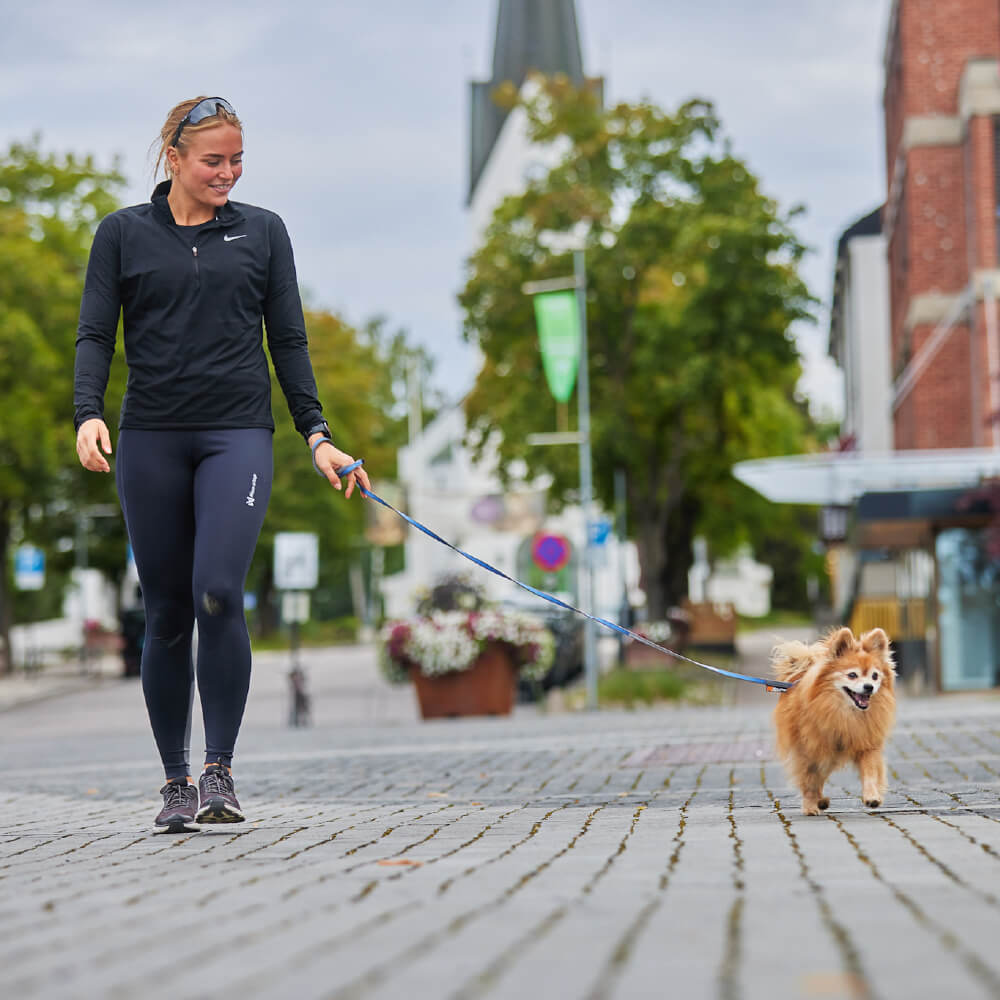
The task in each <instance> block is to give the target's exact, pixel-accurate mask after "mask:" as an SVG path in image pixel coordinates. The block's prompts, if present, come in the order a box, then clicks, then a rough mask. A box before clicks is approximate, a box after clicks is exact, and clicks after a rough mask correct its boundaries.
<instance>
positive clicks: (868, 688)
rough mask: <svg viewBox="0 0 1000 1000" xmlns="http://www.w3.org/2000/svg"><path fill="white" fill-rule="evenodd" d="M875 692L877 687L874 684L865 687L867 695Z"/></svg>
mask: <svg viewBox="0 0 1000 1000" xmlns="http://www.w3.org/2000/svg"><path fill="white" fill-rule="evenodd" d="M874 690H875V685H874V684H866V685H865V694H871V693H872V691H874Z"/></svg>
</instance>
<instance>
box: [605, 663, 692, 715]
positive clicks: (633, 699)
mask: <svg viewBox="0 0 1000 1000" xmlns="http://www.w3.org/2000/svg"><path fill="white" fill-rule="evenodd" d="M689 686H690V683H689V682H688V681H687V680H685V679H684V678H683V677H681V676H679V675H678V674H676V673H674V672H673V671H670V670H626V669H623V668H621V667H616V668H615V669H614V670H612V671H610V672H609V673H606V674H603V675H602V676H601V677H600V678H598V682H597V698H598V701H599V702H600V704H602V705H605V706H614V705H624V706H625V707H626V708H633V707H635V705H636V704H640V705H652V704H655V703H656V702H658V701H677V700H679V699H680V698H683V697H684V694H685V692H686V691H687V690H688V688H689Z"/></svg>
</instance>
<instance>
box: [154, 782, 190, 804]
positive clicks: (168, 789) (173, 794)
mask: <svg viewBox="0 0 1000 1000" xmlns="http://www.w3.org/2000/svg"><path fill="white" fill-rule="evenodd" d="M186 788H187V783H186V782H180V781H168V782H167V783H166V784H165V785H164V786H163V787H162V788H161V789H160V794H161V795H162V796H163V805H164V808H168V809H169V808H173V807H174V806H180V805H184V791H185V789H186Z"/></svg>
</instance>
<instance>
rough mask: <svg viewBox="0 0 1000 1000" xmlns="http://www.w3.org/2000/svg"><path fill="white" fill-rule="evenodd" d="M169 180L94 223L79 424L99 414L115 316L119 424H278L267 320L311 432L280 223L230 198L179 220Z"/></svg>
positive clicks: (302, 343)
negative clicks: (120, 371) (197, 217)
mask: <svg viewBox="0 0 1000 1000" xmlns="http://www.w3.org/2000/svg"><path fill="white" fill-rule="evenodd" d="M169 185H170V182H169V181H165V182H163V183H162V184H160V185H159V186H158V187H157V188H156V190H155V191H154V192H153V198H152V201H151V202H149V203H148V204H145V205H137V206H134V207H132V208H123V209H121V210H120V211H117V212H113V213H112V214H111V215H109V216H107V217H106V218H105V219H103V220H102V222H101V224H100V225H99V226H98V228H97V233H96V235H95V237H94V243H93V246H92V247H91V251H90V260H89V263H88V265H87V278H86V283H85V285H84V290H83V299H82V301H81V304H80V324H79V327H78V330H77V338H76V369H75V379H74V393H73V401H74V405H75V407H76V414H75V423H76V427H77V428H78V429H79V427H80V424H81V423H83V421H85V420H89V419H90V418H91V417H102V418H103V415H104V392H105V389H106V388H107V383H108V370H109V366H110V364H111V357H112V355H113V354H114V349H115V338H116V335H117V329H118V316H119V312H121V313H122V314H123V317H124V322H123V329H124V340H125V360H126V363H127V365H128V372H129V374H128V382H127V385H126V391H125V399H124V402H123V403H122V412H121V422H120V426H121V427H123V428H139V429H144V430H156V429H165V430H170V429H182V428H192V429H193V428H231V427H267V428H270V429H271V430H273V429H274V421H273V419H272V416H271V381H270V378H269V375H268V367H267V358H266V356H265V354H264V344H263V330H262V321H263V325H264V326H266V328H267V346H268V350H269V351H270V354H271V358H272V360H273V362H274V368H275V372H276V373H277V376H278V381H279V383H280V385H281V388H282V390H283V392H284V395H285V398H286V400H287V401H288V408H289V410H290V411H291V414H292V419H293V420H294V421H295V427H296V429H297V430H298V431H299V432H300V433H301V434H303V435H306V434H307V432H308V431H309V429H310V428H311V427H314V426H315V425H316V424H318V423H319V422H320V421H322V419H323V417H322V407H321V406H320V403H319V400H318V399H317V396H316V382H315V379H314V377H313V371H312V364H311V362H310V360H309V351H308V345H307V341H306V330H305V321H304V320H303V317H302V303H301V300H300V298H299V288H298V282H297V280H296V276H295V261H294V258H293V256H292V246H291V242H290V241H289V239H288V233H287V231H286V230H285V226H284V223H283V222H282V221H281V219H280V218H279V217H278V216H277V215H275V214H274V213H273V212H269V211H267V210H265V209H262V208H255V207H254V206H253V205H245V204H242V203H240V202H227V203H226V204H225V205H223V206H222V207H221V208H220V209H219V210H218V212H217V214H216V218H215V219H214V220H213V221H211V222H208V223H205V224H204V225H201V226H178V225H176V224H175V223H174V220H173V216H172V214H171V212H170V206H169V205H168V204H167V192H168V191H169V190H170V186H169Z"/></svg>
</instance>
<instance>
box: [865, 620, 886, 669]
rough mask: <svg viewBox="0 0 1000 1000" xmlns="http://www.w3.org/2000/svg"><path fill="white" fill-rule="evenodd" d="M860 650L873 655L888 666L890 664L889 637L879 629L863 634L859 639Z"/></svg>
mask: <svg viewBox="0 0 1000 1000" xmlns="http://www.w3.org/2000/svg"><path fill="white" fill-rule="evenodd" d="M861 648H862V649H863V650H864V651H865V652H866V653H873V654H874V655H875V656H878V657H881V658H882V659H883V660H884V661H885V662H886V663H888V664H889V665H890V666H892V665H893V663H892V653H891V651H890V649H889V637H888V636H887V635H886V634H885V632H883V631H882V629H880V628H873V629H872V630H871V631H870V632H865V634H864V635H863V636H862V637H861Z"/></svg>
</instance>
